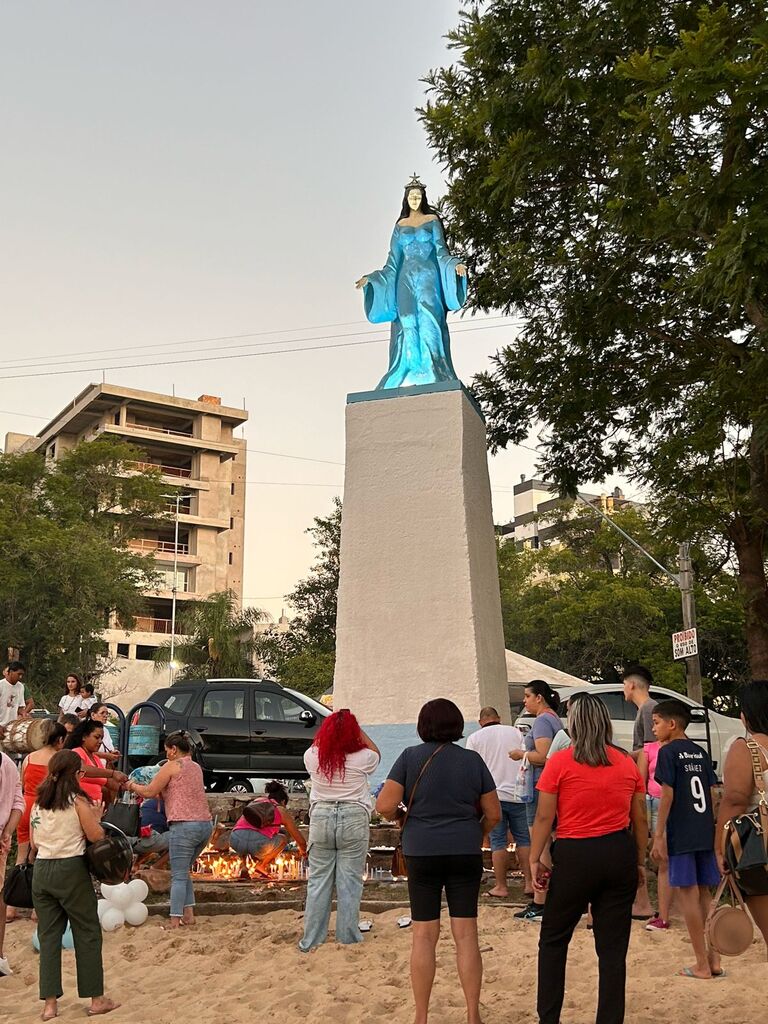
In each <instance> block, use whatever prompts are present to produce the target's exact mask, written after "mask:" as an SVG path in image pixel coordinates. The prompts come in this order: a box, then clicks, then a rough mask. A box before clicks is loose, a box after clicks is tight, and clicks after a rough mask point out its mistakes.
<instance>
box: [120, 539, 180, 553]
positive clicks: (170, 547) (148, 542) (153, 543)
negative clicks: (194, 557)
mask: <svg viewBox="0 0 768 1024" xmlns="http://www.w3.org/2000/svg"><path fill="white" fill-rule="evenodd" d="M128 547H129V548H133V549H134V550H136V551H154V552H161V553H164V554H171V555H173V554H177V555H188V554H189V544H176V543H174V541H172V540H154V539H153V538H151V537H134V538H133V540H129V541H128Z"/></svg>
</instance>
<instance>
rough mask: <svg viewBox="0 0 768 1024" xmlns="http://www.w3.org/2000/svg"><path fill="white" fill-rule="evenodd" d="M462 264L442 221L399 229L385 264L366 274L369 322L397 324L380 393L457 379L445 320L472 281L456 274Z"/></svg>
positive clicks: (391, 339)
mask: <svg viewBox="0 0 768 1024" xmlns="http://www.w3.org/2000/svg"><path fill="white" fill-rule="evenodd" d="M460 263H461V260H460V259H459V258H458V257H457V256H451V254H450V253H449V252H448V248H447V246H446V244H445V236H444V235H443V228H442V225H441V223H440V221H439V220H437V218H435V219H434V220H429V221H426V222H425V223H424V224H420V225H419V226H418V227H412V226H411V225H409V224H397V225H396V226H395V230H394V231H393V232H392V241H391V242H390V246H389V257H388V259H387V262H386V265H385V267H384V268H383V269H382V270H376V271H374V272H373V273H371V274H368V275H366V276H367V278H368V282H367V284H366V285H365V288H364V299H365V315H366V316H367V317H368V319H369V320H370V322H371V323H372V324H382V323H389V322H391V323H392V331H391V334H390V341H389V369H388V370H387V372H386V373H385V374H384V376H383V377H382V378H381V381H380V382H379V385H378V388H377V390H380V389H383V388H400V387H409V386H411V385H414V384H434V383H435V382H436V381H443V380H457V379H458V378H457V377H456V371H455V370H454V368H453V363H452V361H451V339H450V335H449V333H448V324H447V322H446V318H445V315H446V311H447V310H449V309H451V310H456V309H461V307H462V306H463V305H464V302H465V301H466V298H467V279H466V277H459V275H458V274H457V273H456V267H457V266H458V265H459V264H460Z"/></svg>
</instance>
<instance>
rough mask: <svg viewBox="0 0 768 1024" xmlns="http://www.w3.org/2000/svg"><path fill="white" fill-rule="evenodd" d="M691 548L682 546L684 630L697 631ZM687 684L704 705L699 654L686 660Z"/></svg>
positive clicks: (681, 593)
mask: <svg viewBox="0 0 768 1024" xmlns="http://www.w3.org/2000/svg"><path fill="white" fill-rule="evenodd" d="M690 548H691V546H690V544H689V543H688V542H687V541H686V542H685V543H684V544H681V545H680V556H679V557H680V595H681V597H682V601H683V629H696V601H695V598H694V596H693V566H692V565H691V553H690ZM697 647H698V644H697ZM685 683H686V689H687V690H688V696H689V697H691V698H692V699H693V700H695V701H697V702H698V703H699V704H702V703H703V702H704V694H703V693H702V689H701V662H700V661H699V655H698V653H697V654H693V655H691V657H690V658H686V659H685Z"/></svg>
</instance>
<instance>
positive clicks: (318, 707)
mask: <svg viewBox="0 0 768 1024" xmlns="http://www.w3.org/2000/svg"><path fill="white" fill-rule="evenodd" d="M285 692H286V693H291V694H293V696H294V697H298V698H299V700H300V701H302V703H304V704H306V705H307V707H308V708H311V709H312V711H316V712H317V714H318V715H322V716H323V718H327V717H328V715H330V713H331V712H330V711H329V710H328V708H327V707H325V706H324V705H323V704H320V703H319V702H318V701H316V700H312V698H311V697H308V696H307V695H306V693H299V691H298V690H292V689H291V688H290V686H286V687H285Z"/></svg>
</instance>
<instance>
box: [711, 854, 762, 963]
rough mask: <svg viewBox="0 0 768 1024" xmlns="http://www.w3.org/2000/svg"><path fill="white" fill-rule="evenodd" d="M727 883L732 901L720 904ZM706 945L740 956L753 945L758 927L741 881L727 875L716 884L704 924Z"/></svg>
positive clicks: (729, 954)
mask: <svg viewBox="0 0 768 1024" xmlns="http://www.w3.org/2000/svg"><path fill="white" fill-rule="evenodd" d="M726 886H728V888H729V890H730V897H731V903H730V904H727V903H726V904H724V905H723V906H722V907H721V906H719V903H720V897H721V896H722V895H723V890H724V889H725V887H726ZM705 930H706V934H707V945H708V946H709V947H710V949H714V950H715V951H716V952H718V953H720V955H721V956H741V954H742V953H746V951H747V950H748V949H749V947H750V946H751V945H752V942H753V940H754V935H755V929H754V926H753V924H752V918H751V917H750V916H749V913H748V912H747V908H746V906H745V905H744V900H743V899H742V897H741V892H740V891H739V887H738V885H736V883H735V882H734V880H733V877H732V876H731V875H730V874H728V875H725V877H724V878H723V880H722V881H721V882H720V885H719V886H718V887H717V892H716V893H715V898H714V899H713V900H712V906H711V907H710V910H709V914H708V915H707V922H706V926H705Z"/></svg>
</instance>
